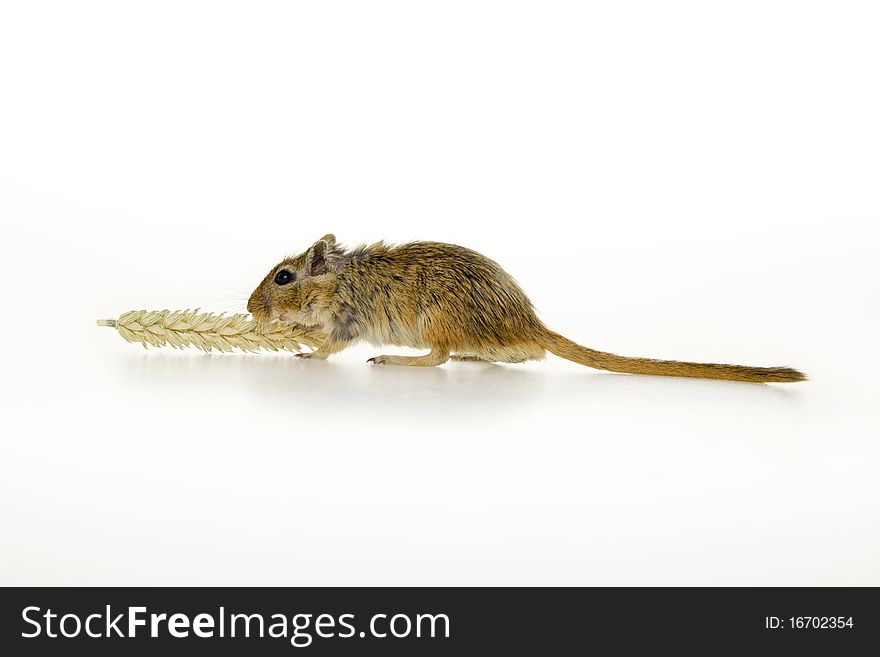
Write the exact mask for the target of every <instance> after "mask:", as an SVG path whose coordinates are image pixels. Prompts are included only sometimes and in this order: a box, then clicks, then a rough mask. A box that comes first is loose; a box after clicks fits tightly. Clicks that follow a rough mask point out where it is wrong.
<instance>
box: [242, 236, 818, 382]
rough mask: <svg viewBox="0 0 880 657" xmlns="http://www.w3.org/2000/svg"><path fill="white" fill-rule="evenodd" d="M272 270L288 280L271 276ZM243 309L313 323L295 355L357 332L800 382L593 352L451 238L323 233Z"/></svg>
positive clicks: (464, 347)
mask: <svg viewBox="0 0 880 657" xmlns="http://www.w3.org/2000/svg"><path fill="white" fill-rule="evenodd" d="M281 270H287V271H288V272H290V273H291V274H294V275H295V280H293V281H292V282H290V283H287V284H284V285H279V284H278V283H276V282H275V277H276V275H277V274H278V272H279V271H281ZM248 310H249V311H250V312H251V313H253V315H254V317H255V318H256V319H257V320H258V321H260V322H271V321H275V320H281V321H290V322H296V323H298V324H303V325H305V326H310V327H320V328H322V329H323V330H324V331H325V332H327V333H328V335H329V338H328V340H327V342H326V343H325V344H324V345H323V346H322V347H321V348H320V349H318V350H317V351H314V352H312V353H308V354H301V357H303V358H326V357H327V356H329V355H330V354H333V353H336V352H338V351H341V350H342V349H345V348H346V347H347V346H349V345H350V344H352V343H354V342H356V341H360V340H363V341H366V342H369V343H370V344H374V345H377V346H378V345H383V344H389V345H395V346H402V347H413V348H416V349H428V350H430V351H429V353H428V354H426V355H424V356H386V355H383V356H376V357H375V358H371V359H370V362H372V363H375V364H377V365H442V364H443V363H445V362H446V361H447V360H449V359H450V358H455V359H458V360H486V361H497V362H504V363H519V362H522V361H526V360H535V359H540V358H543V357H544V355H545V350H547V351H550V352H551V353H553V354H556V355H557V356H560V357H562V358H566V359H568V360H571V361H574V362H576V363H580V364H582V365H587V366H589V367H594V368H598V369H603V370H610V371H612V372H625V373H629V374H652V375H661V376H686V377H697V378H705V379H727V380H730V381H750V382H758V383H769V382H794V381H803V380H805V378H806V377H805V376H804V375H803V374H802V373H800V372H798V371H797V370H794V369H791V368H788V367H747V366H743V365H719V364H714V363H708V364H704V363H683V362H678V361H669V360H651V359H647V358H627V357H624V356H616V355H614V354H610V353H605V352H602V351H594V350H592V349H588V348H586V347H582V346H580V345H578V344H575V343H574V342H572V341H571V340H568V339H566V338H564V337H563V336H561V335H559V334H558V333H554V332H553V331H550V330H549V329H548V328H547V327H545V326H544V324H543V323H542V322H541V321H540V320H539V319H538V317H537V315H536V314H535V310H534V308H533V307H532V303H531V301H529V299H528V297H527V296H526V295H525V293H524V292H523V291H522V290H521V289H520V287H519V285H517V283H516V281H514V280H513V278H511V276H510V275H509V274H508V273H507V272H505V271H504V270H503V269H501V267H500V266H499V265H498V264H497V263H495V262H493V261H492V260H490V259H488V258H486V257H485V256H482V255H480V254H479V253H476V252H475V251H471V250H470V249H466V248H464V247H461V246H455V245H453V244H441V243H439V242H411V243H409V244H402V245H399V246H392V245H387V244H384V243H382V242H378V243H376V244H371V245H369V246H366V245H365V246H360V247H357V248H355V249H352V250H349V251H347V250H345V249H343V248H341V247H340V246H339V245H338V244H337V243H336V238H335V237H334V236H333V235H325V236H324V237H322V238H321V239H320V240H318V241H317V242H315V244H313V245H312V246H311V248H309V250H308V251H306V252H305V253H302V254H300V255H298V256H296V257H291V258H286V259H285V260H283V261H282V262H281V263H279V264H278V265H276V266H275V267H274V268H273V269H272V271H270V272H269V274H268V275H267V276H266V278H265V279H263V282H262V283H260V285H259V286H258V287H257V289H256V290H254V293H253V294H252V295H251V298H250V300H249V301H248Z"/></svg>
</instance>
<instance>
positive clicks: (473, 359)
mask: <svg viewBox="0 0 880 657" xmlns="http://www.w3.org/2000/svg"><path fill="white" fill-rule="evenodd" d="M449 360H457V361H458V362H460V363H491V362H492V361H491V360H488V359H487V358H483V357H482V356H475V355H473V354H452V355H451V356H450V357H449Z"/></svg>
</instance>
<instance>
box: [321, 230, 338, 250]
mask: <svg viewBox="0 0 880 657" xmlns="http://www.w3.org/2000/svg"><path fill="white" fill-rule="evenodd" d="M319 241H321V242H327V246H328V247H330V248H331V249H332V248H333V247H334V246H336V235H334V234H333V233H327V234H326V235H324V237H322V238H321V239H320V240H319Z"/></svg>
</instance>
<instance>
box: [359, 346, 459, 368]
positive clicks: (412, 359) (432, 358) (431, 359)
mask: <svg viewBox="0 0 880 657" xmlns="http://www.w3.org/2000/svg"><path fill="white" fill-rule="evenodd" d="M447 360H449V350H448V349H437V348H436V347H435V348H434V349H432V350H431V353H429V354H425V355H424V356H385V355H383V356H376V357H375V358H371V359H370V360H368V361H367V362H368V363H373V364H374V365H409V366H416V367H431V366H433V365H442V364H443V363H445V362H446V361H447Z"/></svg>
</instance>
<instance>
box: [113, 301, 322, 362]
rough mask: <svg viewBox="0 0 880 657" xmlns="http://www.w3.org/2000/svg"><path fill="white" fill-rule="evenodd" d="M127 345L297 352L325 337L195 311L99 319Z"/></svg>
mask: <svg viewBox="0 0 880 657" xmlns="http://www.w3.org/2000/svg"><path fill="white" fill-rule="evenodd" d="M98 326H110V327H113V328H115V329H116V330H117V331H118V332H119V335H121V336H122V337H123V338H125V339H126V340H127V341H128V342H139V343H141V344H142V345H144V347H145V348H146V347H149V346H153V347H165V346H168V347H174V348H175V349H183V348H184V347H197V348H199V349H201V350H203V351H211V350H213V349H216V350H217V351H227V352H228V351H235V350H236V349H240V350H241V351H247V352H255V351H260V350H261V349H268V350H270V351H278V350H285V351H299V350H300V348H301V347H302V346H303V345H304V346H306V347H311V348H312V349H316V348H318V347H319V346H320V345H321V343H323V342H324V339H325V337H326V336H325V335H324V334H323V333H320V332H318V331H312V330H307V329H305V328H303V327H302V326H299V325H297V324H286V323H281V322H274V323H272V324H269V325H268V326H263V327H260V326H258V325H257V323H256V322H255V321H254V320H252V319H251V318H250V315H226V314H220V315H212V314H210V313H203V312H199V311H198V310H178V311H174V312H172V311H170V310H153V311H148V310H133V311H130V312H127V313H122V314H121V315H120V316H119V317H118V318H117V319H99V320H98Z"/></svg>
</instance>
